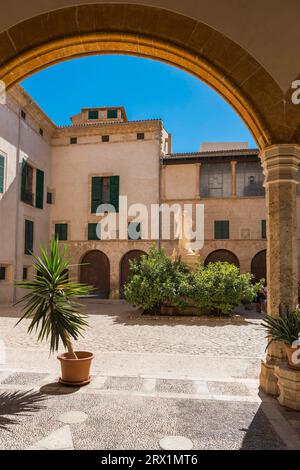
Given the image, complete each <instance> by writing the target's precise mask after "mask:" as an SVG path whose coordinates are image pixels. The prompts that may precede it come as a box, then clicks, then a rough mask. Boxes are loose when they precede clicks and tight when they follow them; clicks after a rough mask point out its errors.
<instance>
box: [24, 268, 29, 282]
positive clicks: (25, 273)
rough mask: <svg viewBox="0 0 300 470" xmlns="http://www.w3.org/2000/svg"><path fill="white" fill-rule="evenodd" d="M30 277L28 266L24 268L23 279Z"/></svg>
mask: <svg viewBox="0 0 300 470" xmlns="http://www.w3.org/2000/svg"><path fill="white" fill-rule="evenodd" d="M27 279H28V268H26V267H24V268H23V281H27Z"/></svg>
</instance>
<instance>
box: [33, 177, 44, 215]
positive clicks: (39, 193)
mask: <svg viewBox="0 0 300 470" xmlns="http://www.w3.org/2000/svg"><path fill="white" fill-rule="evenodd" d="M35 207H37V208H38V209H43V207H44V172H43V171H42V170H39V169H37V170H36V190H35Z"/></svg>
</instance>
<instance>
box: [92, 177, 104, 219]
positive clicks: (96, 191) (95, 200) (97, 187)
mask: <svg viewBox="0 0 300 470" xmlns="http://www.w3.org/2000/svg"><path fill="white" fill-rule="evenodd" d="M100 204H102V177H101V176H93V177H92V194H91V212H92V214H96V212H97V209H98V206H100Z"/></svg>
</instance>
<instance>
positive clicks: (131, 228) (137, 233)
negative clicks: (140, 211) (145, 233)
mask: <svg viewBox="0 0 300 470" xmlns="http://www.w3.org/2000/svg"><path fill="white" fill-rule="evenodd" d="M141 239H142V232H141V223H140V222H129V224H128V240H141Z"/></svg>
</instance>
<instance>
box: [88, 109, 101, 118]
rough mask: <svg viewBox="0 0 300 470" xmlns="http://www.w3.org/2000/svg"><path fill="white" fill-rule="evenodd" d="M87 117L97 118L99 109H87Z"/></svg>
mask: <svg viewBox="0 0 300 470" xmlns="http://www.w3.org/2000/svg"><path fill="white" fill-rule="evenodd" d="M89 119H99V111H96V110H90V111H89Z"/></svg>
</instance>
